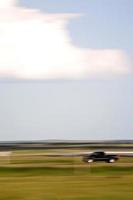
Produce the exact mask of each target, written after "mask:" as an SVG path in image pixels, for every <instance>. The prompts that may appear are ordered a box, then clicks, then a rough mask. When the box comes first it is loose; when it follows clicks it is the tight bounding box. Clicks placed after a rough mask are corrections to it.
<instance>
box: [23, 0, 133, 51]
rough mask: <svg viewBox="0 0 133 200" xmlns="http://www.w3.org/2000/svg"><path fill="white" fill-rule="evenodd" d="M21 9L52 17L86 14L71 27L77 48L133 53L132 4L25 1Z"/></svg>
mask: <svg viewBox="0 0 133 200" xmlns="http://www.w3.org/2000/svg"><path fill="white" fill-rule="evenodd" d="M21 5H24V6H27V7H29V8H37V9H40V10H41V11H42V12H49V13H64V12H66V13H82V14H83V16H82V17H80V18H78V19H76V20H72V22H70V24H69V31H70V34H71V36H72V40H73V42H74V43H75V44H76V45H79V46H81V47H83V48H85V47H89V48H122V49H125V50H127V51H129V52H130V53H132V52H133V45H132V43H133V38H132V35H133V26H132V20H133V12H132V9H133V1H132V0H82V1H81V0H76V1H75V0H73V1H72V0H54V1H53V0H44V1H42V0H28V1H26V0H21Z"/></svg>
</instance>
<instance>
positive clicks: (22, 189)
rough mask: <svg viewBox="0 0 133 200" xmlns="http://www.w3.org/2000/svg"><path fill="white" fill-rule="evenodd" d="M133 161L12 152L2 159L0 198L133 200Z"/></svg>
mask: <svg viewBox="0 0 133 200" xmlns="http://www.w3.org/2000/svg"><path fill="white" fill-rule="evenodd" d="M21 153H22V152H21ZM132 162H133V159H131V158H127V160H126V159H125V158H124V159H121V160H120V161H119V162H118V164H117V163H114V164H107V163H92V164H86V163H83V162H82V161H81V158H75V159H73V158H44V157H25V156H22V157H21V156H19V155H16V154H15V155H14V154H13V155H12V156H11V157H10V158H1V160H0V200H132V199H133V165H132ZM123 163H124V164H126V165H124V166H123ZM128 163H129V164H130V165H128ZM36 164H38V166H36ZM46 164H48V165H49V166H46ZM39 165H40V166H39Z"/></svg>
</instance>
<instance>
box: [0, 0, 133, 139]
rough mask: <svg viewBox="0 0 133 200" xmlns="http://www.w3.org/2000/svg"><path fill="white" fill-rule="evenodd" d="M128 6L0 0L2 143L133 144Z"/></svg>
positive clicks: (82, 0) (101, 0)
mask: <svg viewBox="0 0 133 200" xmlns="http://www.w3.org/2000/svg"><path fill="white" fill-rule="evenodd" d="M132 8H133V2H132V0H126V1H125V0H117V1H116V0H108V1H106V0H93V1H92V0H76V1H74V0H43V1H42V0H28V1H27V0H0V140H1V141H2V140H31V139H32V140H33V139H39V140H40V139H133V124H132V119H133V97H132V91H133V79H132V78H133V75H132V74H133V67H132V63H133V59H132V58H133V45H132V44H133V38H132V35H133V27H132V19H133V12H132Z"/></svg>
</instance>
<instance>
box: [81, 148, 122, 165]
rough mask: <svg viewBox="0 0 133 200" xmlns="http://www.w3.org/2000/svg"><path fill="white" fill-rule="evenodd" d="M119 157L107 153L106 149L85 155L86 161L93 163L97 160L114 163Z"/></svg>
mask: <svg viewBox="0 0 133 200" xmlns="http://www.w3.org/2000/svg"><path fill="white" fill-rule="evenodd" d="M118 159H119V157H118V155H115V154H106V153H105V152H104V151H98V152H94V153H92V154H90V155H86V156H84V157H83V161H84V162H88V163H92V162H95V161H105V162H108V163H114V162H115V161H117V160H118Z"/></svg>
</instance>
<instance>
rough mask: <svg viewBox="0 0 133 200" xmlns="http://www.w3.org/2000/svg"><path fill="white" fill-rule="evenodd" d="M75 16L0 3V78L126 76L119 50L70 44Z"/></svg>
mask: <svg viewBox="0 0 133 200" xmlns="http://www.w3.org/2000/svg"><path fill="white" fill-rule="evenodd" d="M73 17H78V15H76V14H45V13H41V12H40V11H38V10H34V9H27V8H22V7H20V6H18V1H17V0H0V76H1V77H16V78H24V79H38V78H45V79H48V78H54V79H55V78H86V77H88V76H91V75H95V74H102V75H104V74H109V75H110V74H125V73H128V72H129V65H128V59H127V57H126V54H125V53H124V52H123V51H122V50H119V49H118V50H115V49H114V50H113V49H112V50H111V49H104V50H96V49H81V48H78V47H76V46H74V45H73V44H72V41H71V37H70V35H69V33H68V30H67V26H66V25H67V23H68V22H69V20H70V19H71V18H73Z"/></svg>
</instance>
